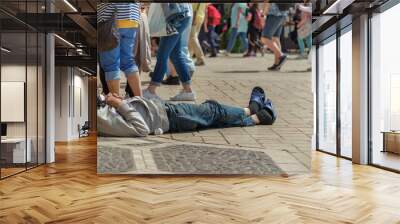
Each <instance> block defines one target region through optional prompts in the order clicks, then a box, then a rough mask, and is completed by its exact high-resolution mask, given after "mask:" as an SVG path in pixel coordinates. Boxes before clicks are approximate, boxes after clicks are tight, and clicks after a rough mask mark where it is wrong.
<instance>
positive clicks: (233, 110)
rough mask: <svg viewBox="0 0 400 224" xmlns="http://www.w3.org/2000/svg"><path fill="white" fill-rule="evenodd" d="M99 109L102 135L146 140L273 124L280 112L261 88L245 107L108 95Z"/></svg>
mask: <svg viewBox="0 0 400 224" xmlns="http://www.w3.org/2000/svg"><path fill="white" fill-rule="evenodd" d="M100 104H102V105H101V106H99V108H98V113H97V114H98V118H97V124H98V128H97V129H98V133H99V136H114V137H144V136H147V135H150V134H154V135H160V134H163V133H166V132H188V131H196V130H201V129H207V128H226V127H244V126H253V125H272V124H273V123H274V122H275V120H276V117H277V115H276V111H275V109H274V107H273V105H272V102H271V100H270V99H268V98H267V97H266V94H265V92H264V90H263V89H262V88H261V87H255V88H253V90H252V92H251V96H250V101H249V105H248V106H247V107H245V108H240V107H235V106H228V105H223V104H220V103H218V102H216V101H214V100H207V101H206V102H204V103H202V104H186V103H179V104H172V103H168V102H163V101H160V100H156V99H152V100H148V99H145V98H143V97H132V98H128V99H125V100H124V99H122V98H121V97H119V96H117V95H111V94H109V95H107V96H106V98H105V102H101V103H100Z"/></svg>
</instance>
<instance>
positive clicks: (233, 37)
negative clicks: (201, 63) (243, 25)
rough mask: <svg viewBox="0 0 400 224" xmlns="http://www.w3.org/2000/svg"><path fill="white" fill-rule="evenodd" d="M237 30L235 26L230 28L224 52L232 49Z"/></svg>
mask: <svg viewBox="0 0 400 224" xmlns="http://www.w3.org/2000/svg"><path fill="white" fill-rule="evenodd" d="M237 31H238V29H237V28H235V27H234V28H232V29H231V35H230V36H229V41H228V45H227V47H226V52H228V53H230V52H231V51H232V48H233V46H234V45H235V42H236V37H237V35H238V32H237Z"/></svg>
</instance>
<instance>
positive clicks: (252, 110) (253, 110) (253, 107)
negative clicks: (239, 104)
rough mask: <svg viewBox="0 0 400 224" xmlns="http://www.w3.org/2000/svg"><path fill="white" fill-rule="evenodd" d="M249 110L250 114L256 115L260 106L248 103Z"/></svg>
mask: <svg viewBox="0 0 400 224" xmlns="http://www.w3.org/2000/svg"><path fill="white" fill-rule="evenodd" d="M249 109H250V113H251V114H256V113H257V112H258V111H259V110H261V106H260V105H259V104H258V103H256V102H250V104H249Z"/></svg>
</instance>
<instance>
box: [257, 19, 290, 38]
mask: <svg viewBox="0 0 400 224" xmlns="http://www.w3.org/2000/svg"><path fill="white" fill-rule="evenodd" d="M284 20H285V16H273V15H268V16H267V18H266V19H265V26H264V29H263V32H262V36H263V37H266V38H268V39H272V37H280V36H281V34H282V30H283V21H284Z"/></svg>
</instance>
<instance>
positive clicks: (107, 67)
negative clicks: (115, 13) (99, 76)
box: [99, 28, 139, 81]
mask: <svg viewBox="0 0 400 224" xmlns="http://www.w3.org/2000/svg"><path fill="white" fill-rule="evenodd" d="M118 31H119V35H120V41H119V45H118V46H117V47H116V48H114V49H112V50H109V51H105V52H100V53H99V56H100V66H101V67H102V68H103V70H104V73H105V78H106V81H109V80H119V79H120V70H121V71H123V72H124V73H125V76H128V75H133V74H134V73H135V72H138V71H139V68H138V66H137V65H136V61H135V55H134V53H133V49H135V44H136V37H137V32H138V31H137V28H122V29H118Z"/></svg>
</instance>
